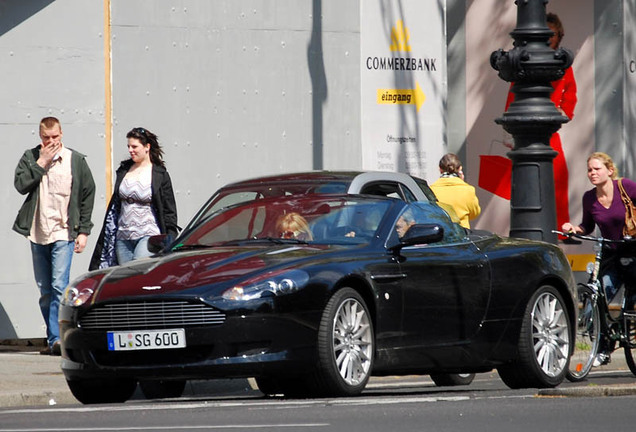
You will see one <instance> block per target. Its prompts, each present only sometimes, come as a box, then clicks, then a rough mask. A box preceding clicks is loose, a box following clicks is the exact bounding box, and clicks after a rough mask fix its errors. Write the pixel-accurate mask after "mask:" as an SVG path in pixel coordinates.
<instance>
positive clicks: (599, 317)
mask: <svg viewBox="0 0 636 432" xmlns="http://www.w3.org/2000/svg"><path fill="white" fill-rule="evenodd" d="M553 232H555V233H557V234H560V235H563V236H567V237H576V238H578V239H581V240H588V241H594V242H595V247H594V250H595V257H594V263H593V267H592V269H591V271H590V272H589V277H588V281H587V283H579V284H578V287H579V289H578V291H579V300H580V301H581V298H582V299H583V301H582V307H583V309H585V311H583V310H580V311H579V313H580V314H582V313H583V314H588V315H586V316H583V317H581V316H579V321H578V322H579V324H578V325H577V332H580V334H581V337H582V338H583V339H584V340H589V341H591V344H592V345H591V350H590V349H587V351H586V349H585V348H584V349H583V351H581V352H579V353H578V354H577V361H578V363H575V365H574V366H575V368H576V369H575V370H573V369H570V373H569V374H568V379H570V381H580V380H582V379H584V378H585V376H586V375H587V374H588V373H589V370H590V369H591V368H592V360H593V359H594V358H596V355H597V351H598V349H599V342H602V343H603V344H604V347H603V348H604V351H610V352H611V351H614V350H615V349H616V345H617V344H616V342H618V346H619V347H623V348H624V349H625V357H626V359H627V363H628V365H629V367H630V370H631V371H632V373H633V374H634V375H636V361H635V358H636V312H634V311H633V310H632V309H633V305H631V304H630V305H629V306H630V307H631V309H628V304H627V303H628V299H629V298H631V294H632V292H631V291H629V293H628V292H627V288H625V289H624V290H623V299H622V301H621V309H620V314H619V315H618V316H617V317H613V316H612V314H611V313H610V308H609V300H608V298H607V294H606V292H605V288H604V286H603V282H602V279H601V278H600V272H601V261H602V259H603V250H604V246H605V245H607V244H611V243H625V242H626V240H609V239H605V238H603V237H591V236H586V235H581V234H574V233H563V232H560V231H553ZM590 292H591V294H590ZM588 302H589V304H588ZM580 307H581V306H580ZM595 320H596V321H597V323H598V327H596V325H595V324H594V321H595ZM592 328H594V329H597V331H598V334H593V333H596V331H592V330H590V329H592ZM586 333H587V334H586ZM578 336H579V333H577V337H578ZM586 338H587V339H586ZM578 349H579V348H578V347H575V350H578ZM632 350H635V351H634V353H632ZM581 355H583V356H584V357H583V359H584V361H583V362H582V363H581V360H580V358H581ZM571 366H572V365H571Z"/></svg>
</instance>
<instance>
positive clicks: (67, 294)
mask: <svg viewBox="0 0 636 432" xmlns="http://www.w3.org/2000/svg"><path fill="white" fill-rule="evenodd" d="M104 276H106V273H97V274H95V275H92V276H89V277H87V278H84V279H81V280H79V281H76V282H73V283H72V284H70V285H69V286H68V287H67V288H66V290H65V291H64V296H63V297H62V304H63V305H64V306H74V307H78V306H82V305H83V304H85V303H86V302H88V301H89V300H90V299H91V298H92V297H93V294H94V293H95V290H96V289H97V287H98V286H99V283H100V282H101V280H102V279H103V278H104Z"/></svg>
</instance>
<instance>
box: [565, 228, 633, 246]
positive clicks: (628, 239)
mask: <svg viewBox="0 0 636 432" xmlns="http://www.w3.org/2000/svg"><path fill="white" fill-rule="evenodd" d="M552 232H553V233H555V234H559V235H562V236H564V237H570V238H572V237H575V238H577V239H581V240H589V241H595V242H598V243H636V238H633V237H629V236H626V237H624V238H623V239H621V240H611V239H606V238H605V237H593V236H589V235H583V234H578V233H575V232H567V233H566V232H563V231H558V230H552Z"/></svg>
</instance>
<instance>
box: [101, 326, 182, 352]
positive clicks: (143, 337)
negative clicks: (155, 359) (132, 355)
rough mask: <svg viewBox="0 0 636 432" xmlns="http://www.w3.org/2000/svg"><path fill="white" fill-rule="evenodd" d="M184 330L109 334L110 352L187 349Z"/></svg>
mask: <svg viewBox="0 0 636 432" xmlns="http://www.w3.org/2000/svg"><path fill="white" fill-rule="evenodd" d="M185 346H186V338H185V330H184V329H171V330H139V331H123V332H108V350H109V351H134V350H154V349H169V348H185Z"/></svg>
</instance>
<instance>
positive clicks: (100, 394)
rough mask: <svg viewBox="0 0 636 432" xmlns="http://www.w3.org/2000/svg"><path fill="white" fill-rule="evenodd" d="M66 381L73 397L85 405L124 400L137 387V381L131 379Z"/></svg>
mask: <svg viewBox="0 0 636 432" xmlns="http://www.w3.org/2000/svg"><path fill="white" fill-rule="evenodd" d="M66 383H67V385H68V388H69V389H70V390H71V393H72V394H73V396H75V399H77V400H78V401H80V402H81V403H83V404H85V405H89V404H99V403H121V402H126V401H127V400H128V399H130V397H131V396H132V395H133V393H134V392H135V389H136V388H137V381H135V380H132V379H109V380H103V379H99V380H89V379H80V380H67V381H66Z"/></svg>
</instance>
